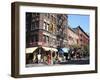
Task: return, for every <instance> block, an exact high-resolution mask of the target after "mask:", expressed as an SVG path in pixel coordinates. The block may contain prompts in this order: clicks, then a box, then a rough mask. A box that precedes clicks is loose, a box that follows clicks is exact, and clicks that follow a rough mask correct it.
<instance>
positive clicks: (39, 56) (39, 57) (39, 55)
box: [37, 54, 41, 63]
mask: <svg viewBox="0 0 100 80" xmlns="http://www.w3.org/2000/svg"><path fill="white" fill-rule="evenodd" d="M37 58H38V63H40V62H41V54H38V55H37Z"/></svg>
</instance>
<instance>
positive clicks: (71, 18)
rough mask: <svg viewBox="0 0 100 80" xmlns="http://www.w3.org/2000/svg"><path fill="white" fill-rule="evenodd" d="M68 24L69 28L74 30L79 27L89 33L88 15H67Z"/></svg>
mask: <svg viewBox="0 0 100 80" xmlns="http://www.w3.org/2000/svg"><path fill="white" fill-rule="evenodd" d="M68 23H69V25H70V27H71V28H75V27H77V26H79V25H80V27H81V28H82V29H83V30H84V31H85V32H86V33H89V15H74V14H69V15H68Z"/></svg>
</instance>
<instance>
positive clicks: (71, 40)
mask: <svg viewBox="0 0 100 80" xmlns="http://www.w3.org/2000/svg"><path fill="white" fill-rule="evenodd" d="M66 32H67V35H66V36H67V40H68V42H67V45H68V47H69V48H70V47H71V46H73V45H79V44H78V40H79V37H78V35H77V33H76V32H75V31H74V30H73V29H72V28H71V27H67V29H66Z"/></svg>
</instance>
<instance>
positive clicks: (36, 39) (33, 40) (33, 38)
mask: <svg viewBox="0 0 100 80" xmlns="http://www.w3.org/2000/svg"><path fill="white" fill-rule="evenodd" d="M31 38H32V42H38V35H37V34H34V35H32V37H31Z"/></svg>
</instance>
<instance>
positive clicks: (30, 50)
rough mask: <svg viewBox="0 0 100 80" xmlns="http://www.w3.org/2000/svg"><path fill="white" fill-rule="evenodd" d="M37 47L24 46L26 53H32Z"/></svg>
mask: <svg viewBox="0 0 100 80" xmlns="http://www.w3.org/2000/svg"><path fill="white" fill-rule="evenodd" d="M37 48H38V47H31V48H26V50H25V52H26V54H28V53H33V52H34V51H35V50H36V49H37Z"/></svg>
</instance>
